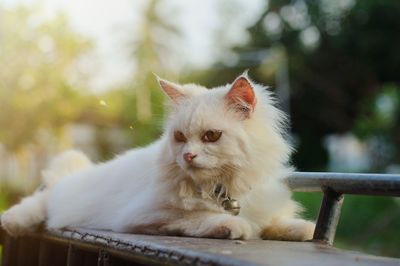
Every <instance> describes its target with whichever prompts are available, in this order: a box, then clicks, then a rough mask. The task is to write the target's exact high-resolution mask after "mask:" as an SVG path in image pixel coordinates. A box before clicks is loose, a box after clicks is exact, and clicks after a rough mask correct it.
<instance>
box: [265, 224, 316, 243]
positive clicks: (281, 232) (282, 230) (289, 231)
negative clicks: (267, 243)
mask: <svg viewBox="0 0 400 266" xmlns="http://www.w3.org/2000/svg"><path fill="white" fill-rule="evenodd" d="M314 230H315V224H314V223H313V222H310V221H305V220H301V219H291V220H284V221H278V222H274V223H272V224H270V225H269V226H267V227H265V228H264V229H263V230H262V231H261V235H260V237H261V238H262V239H270V240H285V241H305V240H310V239H312V238H313V234H314Z"/></svg>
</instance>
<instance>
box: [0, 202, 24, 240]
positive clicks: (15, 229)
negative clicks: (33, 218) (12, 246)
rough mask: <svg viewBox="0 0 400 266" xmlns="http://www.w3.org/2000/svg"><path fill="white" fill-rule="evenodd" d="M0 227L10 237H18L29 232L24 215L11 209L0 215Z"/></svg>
mask: <svg viewBox="0 0 400 266" xmlns="http://www.w3.org/2000/svg"><path fill="white" fill-rule="evenodd" d="M1 227H2V228H3V229H5V230H6V231H7V233H8V234H10V235H11V236H19V235H23V234H26V233H28V232H30V231H31V228H30V222H29V220H27V219H26V215H24V213H21V212H20V211H19V210H18V209H16V208H11V209H9V210H8V211H6V212H5V213H3V214H2V215H1Z"/></svg>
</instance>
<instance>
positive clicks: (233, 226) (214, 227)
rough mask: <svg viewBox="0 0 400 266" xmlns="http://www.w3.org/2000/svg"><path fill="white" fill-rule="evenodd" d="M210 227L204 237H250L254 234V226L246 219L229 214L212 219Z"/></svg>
mask: <svg viewBox="0 0 400 266" xmlns="http://www.w3.org/2000/svg"><path fill="white" fill-rule="evenodd" d="M209 223H210V224H209V225H208V226H209V228H208V230H206V232H205V234H204V237H211V238H223V239H248V238H249V237H250V236H251V234H252V228H251V226H250V224H249V223H248V222H246V221H245V220H244V219H242V218H240V217H236V216H231V215H227V217H223V219H215V220H214V221H210V222H209Z"/></svg>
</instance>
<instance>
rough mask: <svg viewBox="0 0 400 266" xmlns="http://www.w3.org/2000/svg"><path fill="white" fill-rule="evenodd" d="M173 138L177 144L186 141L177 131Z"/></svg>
mask: <svg viewBox="0 0 400 266" xmlns="http://www.w3.org/2000/svg"><path fill="white" fill-rule="evenodd" d="M174 138H175V140H176V141H178V142H186V140H187V139H186V137H185V135H184V134H183V133H182V132H181V131H179V130H177V131H175V132H174Z"/></svg>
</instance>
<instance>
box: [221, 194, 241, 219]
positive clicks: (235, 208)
mask: <svg viewBox="0 0 400 266" xmlns="http://www.w3.org/2000/svg"><path fill="white" fill-rule="evenodd" d="M222 207H224V210H225V211H228V212H230V213H232V214H233V215H238V214H239V212H240V205H239V202H238V201H237V200H235V199H230V198H228V199H226V200H224V201H223V202H222Z"/></svg>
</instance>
